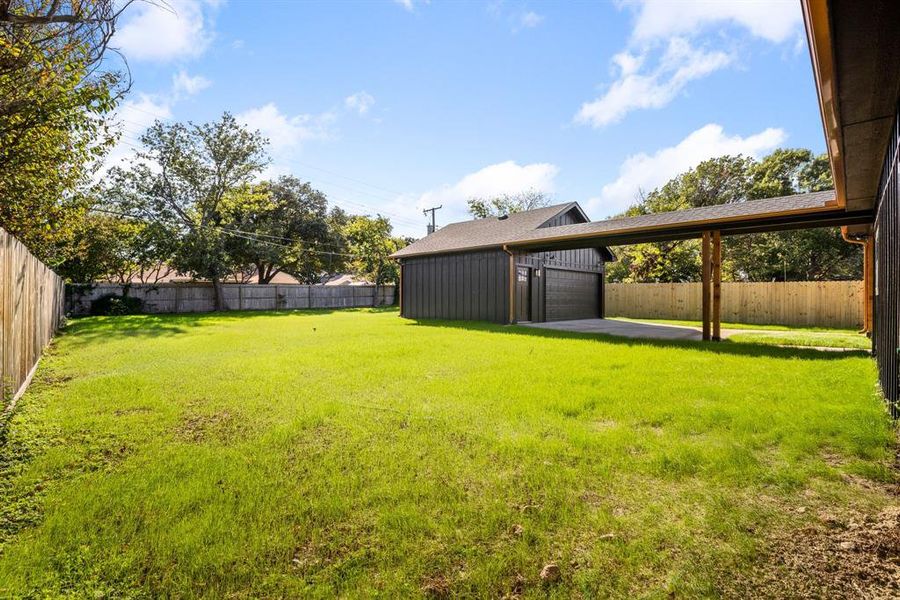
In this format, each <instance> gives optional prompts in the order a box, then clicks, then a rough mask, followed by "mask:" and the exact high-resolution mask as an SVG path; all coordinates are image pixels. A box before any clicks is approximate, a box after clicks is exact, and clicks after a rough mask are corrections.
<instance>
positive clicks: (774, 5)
mask: <svg viewBox="0 0 900 600" xmlns="http://www.w3.org/2000/svg"><path fill="white" fill-rule="evenodd" d="M633 4H634V5H635V6H637V20H636V22H635V25H634V30H633V32H632V37H633V38H634V39H635V40H637V41H647V40H651V39H659V38H668V37H671V36H676V35H685V34H694V33H696V32H698V31H699V30H701V29H704V28H707V27H710V26H713V25H717V24H720V23H723V22H728V23H733V24H735V25H738V26H740V27H743V28H744V29H747V30H748V31H749V32H750V33H751V34H752V35H754V36H756V37H759V38H762V39H765V40H768V41H770V42H776V43H780V42H784V41H787V40H788V39H790V38H791V37H793V36H794V35H795V34H796V33H797V32H798V30H799V27H800V23H801V12H800V6H799V3H798V2H795V1H791V0H774V1H773V0H768V1H767V0H754V1H752V2H749V1H740V0H733V1H722V0H700V1H698V0H694V1H692V2H672V1H671V0H640V1H638V2H635V3H633Z"/></svg>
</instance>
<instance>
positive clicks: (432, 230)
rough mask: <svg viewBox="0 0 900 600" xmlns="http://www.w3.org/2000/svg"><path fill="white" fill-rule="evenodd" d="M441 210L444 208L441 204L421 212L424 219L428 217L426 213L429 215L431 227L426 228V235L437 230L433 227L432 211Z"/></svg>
mask: <svg viewBox="0 0 900 600" xmlns="http://www.w3.org/2000/svg"><path fill="white" fill-rule="evenodd" d="M442 208H444V205H443V204H441V205H440V206H432V207H431V208H426V209H425V210H423V211H422V214H423V215H425V216H426V217H427V216H428V213H431V225H429V226H428V235H431V234H432V233H434V232H435V230H437V227H435V224H434V211H436V210H440V209H442Z"/></svg>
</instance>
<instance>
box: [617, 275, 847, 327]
mask: <svg viewBox="0 0 900 600" xmlns="http://www.w3.org/2000/svg"><path fill="white" fill-rule="evenodd" d="M700 285H701V284H699V283H608V284H606V314H607V316H610V317H630V318H635V319H679V320H682V319H683V320H689V321H699V320H700V316H701V315H700V312H701V299H702V295H701V289H700ZM863 293H864V292H863V283H862V282H861V281H789V282H787V283H783V282H772V283H747V282H723V283H722V300H721V301H722V321H723V322H726V323H727V322H730V323H756V324H760V325H792V326H810V327H846V328H853V327H861V326H862V323H863V312H864V296H863Z"/></svg>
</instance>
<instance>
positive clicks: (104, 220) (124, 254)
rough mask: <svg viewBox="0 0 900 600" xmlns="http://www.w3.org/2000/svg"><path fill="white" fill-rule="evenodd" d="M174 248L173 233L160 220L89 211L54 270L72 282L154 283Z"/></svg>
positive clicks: (165, 272) (168, 260) (170, 258)
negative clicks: (149, 220) (62, 259)
mask: <svg viewBox="0 0 900 600" xmlns="http://www.w3.org/2000/svg"><path fill="white" fill-rule="evenodd" d="M175 250H176V244H175V237H174V236H172V234H171V232H170V231H168V230H167V229H166V228H165V227H164V226H163V225H162V224H160V223H157V222H150V223H147V222H143V221H139V220H136V219H131V218H125V217H121V216H118V215H111V214H107V213H103V212H93V211H92V212H89V213H88V214H87V215H86V217H85V218H84V219H83V220H82V221H81V223H80V224H79V226H78V227H77V228H76V230H75V232H74V235H73V236H72V239H71V240H70V241H68V242H67V248H66V252H65V254H66V259H65V260H64V261H63V262H62V263H60V264H59V265H58V266H57V268H56V272H57V273H58V274H59V275H60V276H61V277H63V278H65V279H67V280H68V281H71V282H75V283H90V282H93V281H113V282H116V283H122V284H128V283H131V282H132V281H135V280H137V281H139V282H141V283H155V282H157V281H159V279H160V278H161V277H163V276H164V275H166V274H167V273H168V272H169V270H170V268H169V264H170V263H171V262H172V257H173V256H174V253H175Z"/></svg>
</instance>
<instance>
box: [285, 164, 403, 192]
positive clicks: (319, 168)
mask: <svg viewBox="0 0 900 600" xmlns="http://www.w3.org/2000/svg"><path fill="white" fill-rule="evenodd" d="M294 162H296V163H297V164H298V165H300V166H301V167H306V168H307V169H315V170H316V171H322V172H323V173H328V174H329V175H334V176H335V177H340V178H341V179H346V180H347V181H355V182H356V183H359V184H362V185H365V186H367V187H371V188H375V189H376V190H381V191H383V192H387V193H389V194H396V195H397V196H402V195H403V192H398V191H396V190H389V189H387V188H384V187H380V186H377V185H374V184H371V183H366V182H365V181H363V180H361V179H354V178H353V177H348V176H346V175H341V174H340V173H335V172H334V171H329V170H327V169H323V168H321V167H316V166H313V165H310V164H307V163H302V162H297V161H294Z"/></svg>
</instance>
